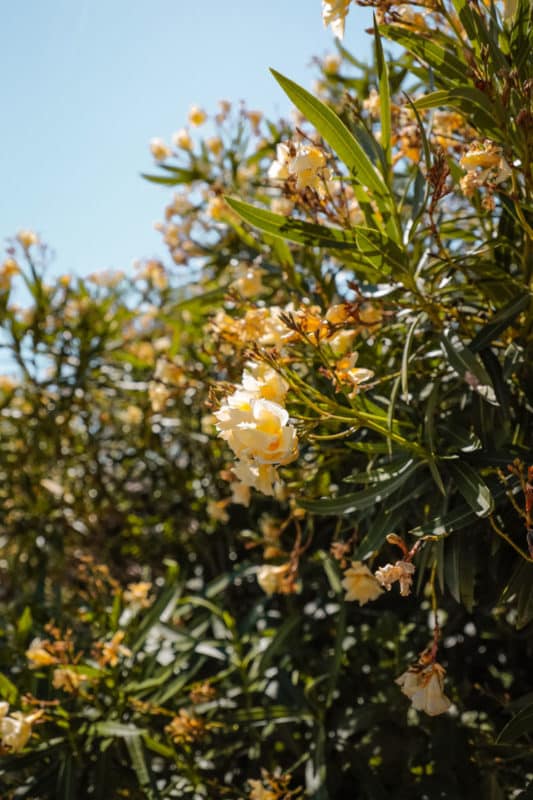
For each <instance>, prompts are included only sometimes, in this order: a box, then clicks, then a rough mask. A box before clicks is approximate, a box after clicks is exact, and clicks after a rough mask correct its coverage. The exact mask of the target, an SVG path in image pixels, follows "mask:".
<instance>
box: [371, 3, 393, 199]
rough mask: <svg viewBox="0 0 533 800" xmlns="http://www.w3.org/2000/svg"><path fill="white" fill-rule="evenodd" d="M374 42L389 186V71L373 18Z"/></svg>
mask: <svg viewBox="0 0 533 800" xmlns="http://www.w3.org/2000/svg"><path fill="white" fill-rule="evenodd" d="M374 42H375V45H376V67H377V73H378V83H379V100H380V121H381V147H382V148H383V155H384V157H385V165H384V166H385V181H386V183H387V184H389V185H390V178H391V174H390V173H391V166H392V160H391V128H392V126H391V102H390V84H389V70H388V67H387V62H386V60H385V55H384V53H383V45H382V44H381V36H380V35H379V28H378V25H377V23H376V18H375V16H374Z"/></svg>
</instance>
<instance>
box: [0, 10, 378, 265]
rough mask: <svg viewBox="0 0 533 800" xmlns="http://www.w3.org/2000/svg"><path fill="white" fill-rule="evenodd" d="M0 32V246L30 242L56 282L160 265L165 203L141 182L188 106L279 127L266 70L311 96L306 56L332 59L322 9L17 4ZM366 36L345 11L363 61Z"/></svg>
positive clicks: (162, 192)
mask: <svg viewBox="0 0 533 800" xmlns="http://www.w3.org/2000/svg"><path fill="white" fill-rule="evenodd" d="M0 21H1V29H2V34H3V35H2V56H1V59H2V61H3V69H2V76H3V79H2V81H1V82H0V104H1V108H2V112H3V125H2V137H1V138H2V147H1V149H0V180H1V185H2V191H1V193H0V198H1V199H0V237H1V238H2V240H4V239H5V238H6V237H8V236H11V235H13V234H14V233H16V232H17V231H18V230H19V229H21V228H31V229H33V230H36V231H37V232H38V233H39V234H40V236H41V237H42V239H43V240H45V241H46V242H47V243H48V244H49V245H50V246H51V247H52V248H53V250H54V251H55V253H56V257H55V264H54V272H57V273H66V272H75V273H77V274H81V275H83V274H86V273H88V272H92V271H96V270H101V269H108V268H113V269H124V270H128V269H129V268H130V267H131V264H132V261H133V260H134V259H135V258H139V257H142V256H146V257H149V256H150V257H151V256H162V255H163V254H164V250H163V247H162V245H161V243H160V237H159V235H158V234H157V233H156V232H155V231H153V228H152V225H153V222H154V221H155V220H157V219H160V218H161V214H162V209H163V206H164V205H165V203H166V202H167V201H168V199H169V190H168V189H162V188H161V187H158V186H155V185H152V184H148V183H147V182H146V181H143V180H142V178H140V175H139V173H140V172H143V171H150V170H151V168H152V165H153V161H152V159H151V156H150V154H149V151H148V142H149V140H150V139H151V138H152V137H155V136H159V137H161V138H164V139H166V140H167V141H169V140H170V136H171V134H172V133H173V132H174V131H175V130H177V129H178V128H180V127H181V126H182V125H183V124H184V123H185V121H186V116H187V112H188V109H189V107H190V105H192V104H193V103H195V104H198V105H201V106H203V107H205V108H206V110H207V111H215V110H216V104H217V101H218V100H219V99H221V98H225V99H228V100H233V101H238V100H241V99H244V100H246V101H247V104H248V106H249V108H254V109H255V108H256V109H260V110H263V111H266V112H267V113H268V114H270V115H271V116H274V115H275V116H277V115H278V114H286V113H287V111H288V109H289V104H288V101H286V99H285V96H284V95H283V93H282V91H281V89H280V88H279V87H278V85H277V84H276V82H275V81H274V79H273V78H272V77H271V76H270V74H269V72H268V67H269V66H272V67H275V68H276V69H278V70H279V71H280V72H282V73H284V74H286V75H288V76H289V77H291V78H292V79H293V80H296V81H297V82H299V83H301V84H303V85H305V86H307V87H308V88H309V87H311V85H312V81H313V79H314V73H313V71H312V69H310V68H309V64H310V61H311V58H312V56H314V55H318V56H324V55H325V54H326V53H328V52H333V51H334V50H335V47H334V39H333V36H332V34H331V32H330V31H328V30H325V29H324V28H323V25H322V20H321V5H320V0H246V1H245V0H226V1H225V2H222V1H221V0H196V1H194V0H18V2H5V3H2V4H1V9H0ZM369 24H370V18H369V13H368V11H367V10H366V9H365V10H363V9H360V8H358V7H356V6H354V7H353V8H352V10H351V11H350V15H349V17H348V21H347V32H346V38H345V44H346V46H347V47H348V48H349V49H350V50H351V51H352V52H354V53H356V54H357V55H358V56H359V57H361V56H366V55H367V54H368V53H369V52H370V47H371V41H370V37H369V36H368V34H365V33H364V32H363V29H364V28H365V27H368V26H369Z"/></svg>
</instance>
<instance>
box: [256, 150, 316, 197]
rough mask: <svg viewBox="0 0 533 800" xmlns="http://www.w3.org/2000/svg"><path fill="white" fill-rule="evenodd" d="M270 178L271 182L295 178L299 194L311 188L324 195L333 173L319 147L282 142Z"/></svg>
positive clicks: (271, 167) (269, 174) (270, 169)
mask: <svg viewBox="0 0 533 800" xmlns="http://www.w3.org/2000/svg"><path fill="white" fill-rule="evenodd" d="M268 177H269V178H270V180H271V181H286V180H288V179H289V178H293V179H294V180H295V188H296V191H297V192H301V191H303V190H304V189H307V188H310V189H314V190H315V191H317V192H318V193H319V194H323V193H324V192H325V187H326V181H328V180H329V179H330V178H331V172H330V170H329V169H328V168H327V166H326V155H325V153H324V151H323V150H321V149H320V148H319V147H314V146H312V145H309V144H303V143H300V142H299V143H297V144H292V143H291V144H285V143H283V142H282V143H281V144H278V145H277V147H276V159H275V160H274V161H273V162H272V164H271V165H270V167H269V170H268Z"/></svg>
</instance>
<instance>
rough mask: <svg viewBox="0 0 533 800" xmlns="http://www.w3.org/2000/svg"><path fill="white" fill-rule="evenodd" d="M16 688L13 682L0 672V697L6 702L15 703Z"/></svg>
mask: <svg viewBox="0 0 533 800" xmlns="http://www.w3.org/2000/svg"><path fill="white" fill-rule="evenodd" d="M18 694H19V692H18V689H17V687H16V686H15V684H14V683H11V681H10V680H9V678H8V677H7V676H6V675H4V674H3V673H2V672H0V697H2V699H3V700H7V702H8V703H11V704H13V703H16V702H17V698H18Z"/></svg>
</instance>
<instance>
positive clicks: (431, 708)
mask: <svg viewBox="0 0 533 800" xmlns="http://www.w3.org/2000/svg"><path fill="white" fill-rule="evenodd" d="M445 674H446V671H445V669H444V667H441V665H440V664H437V663H436V662H434V663H432V664H429V665H428V666H427V667H421V666H420V665H418V664H415V665H414V666H413V667H410V668H409V669H408V670H407V671H406V672H404V673H403V675H400V677H399V678H396V683H397V684H398V685H399V686H400V688H401V690H402V692H403V693H404V694H405V695H406V696H407V697H408V698H409V699H410V700H411V703H412V705H413V708H416V709H417V711H424V712H425V713H426V714H429V716H430V717H435V716H437V715H438V714H444V712H445V711H448V709H449V708H450V706H451V700H450V699H449V698H448V697H446V695H445V694H444V676H445Z"/></svg>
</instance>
